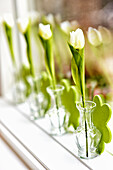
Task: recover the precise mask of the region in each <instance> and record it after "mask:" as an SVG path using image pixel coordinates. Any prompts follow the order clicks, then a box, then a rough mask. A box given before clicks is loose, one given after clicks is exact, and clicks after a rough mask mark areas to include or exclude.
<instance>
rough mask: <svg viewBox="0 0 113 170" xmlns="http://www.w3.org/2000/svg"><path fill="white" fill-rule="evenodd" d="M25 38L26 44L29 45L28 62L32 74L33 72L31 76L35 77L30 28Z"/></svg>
mask: <svg viewBox="0 0 113 170" xmlns="http://www.w3.org/2000/svg"><path fill="white" fill-rule="evenodd" d="M29 27H30V26H29ZM24 37H25V40H26V44H27V58H28V62H29V65H30V72H31V75H32V76H33V77H35V71H34V66H33V61H32V52H31V42H30V28H28V30H27V31H26V33H25V34H24Z"/></svg>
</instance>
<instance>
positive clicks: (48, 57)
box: [39, 36, 56, 88]
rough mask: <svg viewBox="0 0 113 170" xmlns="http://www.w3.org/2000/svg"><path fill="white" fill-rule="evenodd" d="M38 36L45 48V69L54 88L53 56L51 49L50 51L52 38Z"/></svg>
mask: <svg viewBox="0 0 113 170" xmlns="http://www.w3.org/2000/svg"><path fill="white" fill-rule="evenodd" d="M39 37H40V40H41V42H42V44H43V47H44V50H45V65H46V69H47V72H48V74H49V76H50V79H51V83H52V85H53V87H54V88H55V84H56V80H55V68H54V57H53V51H52V38H50V39H48V40H45V39H43V38H42V37H41V36H39Z"/></svg>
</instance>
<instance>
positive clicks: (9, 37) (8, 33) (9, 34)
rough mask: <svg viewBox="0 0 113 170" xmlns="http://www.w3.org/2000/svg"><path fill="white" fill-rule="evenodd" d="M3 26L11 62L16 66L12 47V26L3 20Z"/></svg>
mask: <svg viewBox="0 0 113 170" xmlns="http://www.w3.org/2000/svg"><path fill="white" fill-rule="evenodd" d="M3 26H4V30H5V34H6V38H7V42H8V46H9V50H10V54H11V59H12V62H13V64H14V66H16V61H15V55H14V49H13V38H12V28H11V27H9V26H8V25H7V23H6V22H5V21H4V22H3Z"/></svg>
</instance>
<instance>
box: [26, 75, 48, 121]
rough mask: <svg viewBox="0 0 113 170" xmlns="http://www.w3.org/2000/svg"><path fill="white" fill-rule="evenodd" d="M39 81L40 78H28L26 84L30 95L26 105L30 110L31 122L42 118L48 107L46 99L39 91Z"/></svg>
mask: <svg viewBox="0 0 113 170" xmlns="http://www.w3.org/2000/svg"><path fill="white" fill-rule="evenodd" d="M40 79H41V77H40V76H39V77H36V78H33V77H28V82H29V83H30V85H31V94H30V95H29V97H28V100H27V103H28V105H29V109H30V119H31V120H36V119H39V118H43V117H44V116H45V113H46V107H47V105H48V101H47V99H45V97H44V95H43V93H42V92H41V91H40Z"/></svg>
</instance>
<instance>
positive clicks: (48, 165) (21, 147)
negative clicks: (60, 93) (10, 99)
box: [0, 98, 113, 170]
mask: <svg viewBox="0 0 113 170" xmlns="http://www.w3.org/2000/svg"><path fill="white" fill-rule="evenodd" d="M0 117H1V122H2V124H1V132H2V134H3V135H4V136H5V138H6V139H7V141H8V142H9V143H10V144H11V145H12V146H13V148H14V149H15V150H16V151H17V152H18V153H19V154H20V156H21V157H22V159H24V161H26V163H28V164H29V166H30V167H31V168H32V169H33V168H34V169H51V170H52V169H54V170H60V169H61V170H62V169H65V170H66V169H67V170H73V169H77V170H79V169H80V170H81V169H96V170H100V169H103V170H104V169H105V170H106V169H109V170H110V169H113V165H112V164H111V162H112V160H113V157H112V156H111V155H110V154H108V153H107V152H106V151H105V152H104V153H103V154H102V155H100V156H98V157H97V158H94V159H91V160H81V159H80V158H78V157H77V148H76V145H75V141H74V137H73V135H71V134H66V135H64V136H60V137H51V136H50V135H49V134H48V133H47V130H48V124H47V121H46V119H40V120H37V121H35V122H32V121H30V120H29V111H28V110H27V107H26V104H21V105H18V106H13V105H11V104H9V103H7V102H6V101H5V100H3V99H2V98H1V99H0ZM111 124H112V120H111ZM111 146H113V142H111V143H110V144H108V145H107V150H109V151H111V152H112V153H113V147H111Z"/></svg>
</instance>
